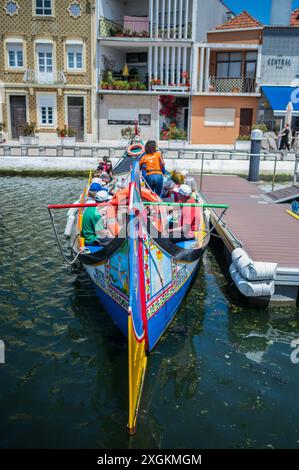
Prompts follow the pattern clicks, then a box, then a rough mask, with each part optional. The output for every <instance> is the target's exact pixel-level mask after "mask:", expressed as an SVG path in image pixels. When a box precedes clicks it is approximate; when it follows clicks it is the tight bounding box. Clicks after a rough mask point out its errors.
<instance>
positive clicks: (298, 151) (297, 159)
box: [293, 150, 299, 186]
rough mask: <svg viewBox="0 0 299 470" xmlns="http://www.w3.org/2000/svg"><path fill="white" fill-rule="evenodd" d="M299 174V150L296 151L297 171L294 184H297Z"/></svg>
mask: <svg viewBox="0 0 299 470" xmlns="http://www.w3.org/2000/svg"><path fill="white" fill-rule="evenodd" d="M298 176H299V150H297V151H296V161H295V171H294V179H293V185H294V186H297V178H298Z"/></svg>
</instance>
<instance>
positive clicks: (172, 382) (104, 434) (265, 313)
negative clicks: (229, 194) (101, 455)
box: [0, 177, 299, 449]
mask: <svg viewBox="0 0 299 470" xmlns="http://www.w3.org/2000/svg"><path fill="white" fill-rule="evenodd" d="M82 186H83V182H82V180H80V179H78V178H48V179H46V178H21V177H7V178H0V224H1V225H0V227H1V242H0V256H1V268H0V269H1V272H0V274H1V282H0V310H1V311H0V339H2V340H3V341H4V342H5V345H6V363H5V364H0V447H1V448H14V447H18V448H33V447H34V448H43V447H46V448H199V449H202V448H241V447H245V448H291V447H293V448H294V447H295V448H299V400H298V392H299V364H294V363H292V361H291V354H292V352H294V350H293V349H292V348H291V342H292V341H293V340H294V339H299V315H298V313H299V312H298V310H296V309H295V308H293V307H289V308H277V307H275V308H268V309H267V310H262V311H258V310H254V309H252V308H248V307H247V308H246V307H244V306H241V305H240V303H239V302H238V300H236V299H235V300H234V302H233V303H231V301H230V298H231V297H230V294H229V291H228V288H227V281H226V279H225V278H224V277H223V275H222V273H221V271H220V269H219V267H218V265H217V263H216V261H215V258H214V255H213V254H212V252H211V251H208V252H207V254H206V257H205V259H204V263H203V267H202V269H201V272H200V274H199V276H198V278H197V281H196V283H195V285H194V288H193V290H192V291H191V292H190V294H189V296H188V297H187V298H186V300H185V302H184V304H183V306H182V307H181V309H180V311H179V314H178V316H177V319H176V320H175V321H174V323H173V324H172V325H171V327H170V329H169V330H168V332H167V333H166V334H165V335H164V337H163V339H162V340H161V342H160V343H159V346H158V347H157V348H156V349H155V351H154V352H153V353H152V354H151V356H150V358H149V363H148V371H147V377H146V382H145V387H144V394H143V399H142V403H141V411H140V419H139V423H138V433H137V435H136V436H135V437H133V438H129V436H128V435H127V433H126V422H127V365H126V364H127V345H126V342H125V340H124V339H123V337H122V335H121V334H120V332H119V331H118V330H117V328H116V327H115V326H114V324H113V323H112V322H111V320H110V319H109V317H108V316H107V315H106V314H105V312H104V310H103V308H102V307H101V304H100V302H99V300H98V299H97V297H96V296H95V294H94V291H93V289H92V286H91V284H90V282H89V279H88V278H87V276H86V275H85V274H84V273H82V272H81V273H80V272H77V273H73V272H72V271H71V270H69V269H68V268H67V267H66V266H65V265H64V264H63V262H62V259H61V257H60V254H59V251H58V248H57V246H56V244H55V240H54V236H53V232H52V228H51V225H50V222H49V217H48V213H47V210H46V206H47V204H49V203H66V202H73V201H74V200H75V199H77V196H78V194H79V192H80V191H81V189H82ZM220 202H225V201H220ZM56 220H57V223H58V225H59V227H60V228H61V230H62V229H63V224H64V221H65V220H64V214H63V213H59V214H56ZM298 356H299V355H298Z"/></svg>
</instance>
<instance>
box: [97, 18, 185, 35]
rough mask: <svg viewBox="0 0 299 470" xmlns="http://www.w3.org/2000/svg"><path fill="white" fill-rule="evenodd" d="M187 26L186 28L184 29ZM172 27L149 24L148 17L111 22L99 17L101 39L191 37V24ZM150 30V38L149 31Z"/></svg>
mask: <svg viewBox="0 0 299 470" xmlns="http://www.w3.org/2000/svg"><path fill="white" fill-rule="evenodd" d="M186 26H187V28H186ZM186 26H185V24H182V25H181V27H179V26H176V27H174V26H173V25H172V24H171V25H167V24H164V27H163V28H162V27H161V25H158V27H157V25H156V23H153V24H152V28H151V24H150V21H149V18H148V17H146V16H145V17H141V18H139V17H124V18H122V19H119V20H116V19H115V20H111V19H108V18H104V17H101V18H100V22H99V36H100V37H101V38H112V37H125V38H150V37H152V38H153V39H155V38H160V39H190V38H191V37H192V23H191V22H188V23H187V24H186ZM151 30H152V36H151V34H150V31H151Z"/></svg>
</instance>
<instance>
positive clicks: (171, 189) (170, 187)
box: [162, 180, 178, 200]
mask: <svg viewBox="0 0 299 470" xmlns="http://www.w3.org/2000/svg"><path fill="white" fill-rule="evenodd" d="M176 188H178V185H177V184H175V182H174V181H173V180H167V181H165V183H164V184H163V191H162V199H168V200H174V195H175V194H176V191H175V190H176Z"/></svg>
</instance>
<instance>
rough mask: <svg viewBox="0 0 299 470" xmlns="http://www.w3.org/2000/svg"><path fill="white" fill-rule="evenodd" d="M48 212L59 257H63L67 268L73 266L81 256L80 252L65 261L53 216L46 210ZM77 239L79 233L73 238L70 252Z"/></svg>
mask: <svg viewBox="0 0 299 470" xmlns="http://www.w3.org/2000/svg"><path fill="white" fill-rule="evenodd" d="M48 211H49V214H50V219H51V223H52V226H53V230H54V234H55V238H56V241H57V244H58V247H59V250H60V253H61V256H62V257H63V259H64V261H65V263H66V264H67V265H68V266H73V265H74V264H75V263H76V261H77V259H78V258H79V256H80V255H81V254H82V251H79V252H78V253H77V255H76V256H75V258H73V260H72V261H69V260H68V259H67V257H66V256H65V254H64V251H63V248H62V245H61V242H60V239H59V235H58V232H57V228H56V225H55V222H54V217H53V214H52V212H51V209H48ZM78 237H80V234H79V233H78V234H77V236H76V237H75V240H74V243H73V245H72V250H73V248H74V245H75V243H76V241H77V239H78Z"/></svg>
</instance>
